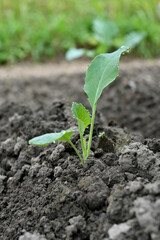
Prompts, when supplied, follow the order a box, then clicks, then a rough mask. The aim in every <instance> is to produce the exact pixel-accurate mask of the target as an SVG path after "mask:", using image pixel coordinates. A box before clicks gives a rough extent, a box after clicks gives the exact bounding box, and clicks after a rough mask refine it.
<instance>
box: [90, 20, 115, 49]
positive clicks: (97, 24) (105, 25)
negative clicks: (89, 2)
mask: <svg viewBox="0 0 160 240" xmlns="http://www.w3.org/2000/svg"><path fill="white" fill-rule="evenodd" d="M93 32H94V37H95V38H96V39H97V40H98V41H99V42H100V43H102V44H108V45H111V43H112V39H113V38H114V37H115V36H116V35H117V33H118V27H117V26H116V25H115V23H114V22H112V21H104V20H102V19H95V20H94V21H93Z"/></svg>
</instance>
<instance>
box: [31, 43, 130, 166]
mask: <svg viewBox="0 0 160 240" xmlns="http://www.w3.org/2000/svg"><path fill="white" fill-rule="evenodd" d="M128 51H129V48H128V47H125V46H122V47H121V48H119V49H118V50H117V51H115V52H113V53H106V54H100V55H98V56H97V57H95V58H94V60H93V61H92V62H91V64H90V66H89V67H88V70H87V73H86V78H85V85H84V91H85V93H86V94H87V96H88V100H89V103H90V105H91V108H92V116H90V113H89V111H88V110H87V109H86V108H85V107H84V106H83V105H82V104H81V103H76V102H73V103H72V113H73V115H74V116H75V118H76V119H77V121H78V128H79V134H80V139H81V146H82V155H81V154H80V152H79V151H78V149H77V148H76V146H75V145H74V144H73V143H72V141H71V136H72V134H73V129H68V130H62V131H61V132H59V133H47V134H44V135H41V136H39V137H35V138H32V139H31V140H30V141H29V144H34V145H37V146H45V145H48V144H50V143H58V141H66V142H68V143H70V145H71V146H72V147H73V149H74V150H75V152H76V153H77V155H78V157H79V158H80V160H81V162H82V164H84V162H85V160H86V159H87V158H88V156H89V154H90V149H91V143H92V135H93V127H94V120H95V113H96V106H97V101H98V99H99V98H100V96H101V94H102V91H103V89H104V88H105V87H107V86H108V85H109V84H110V83H111V82H113V81H114V80H115V79H116V77H117V76H118V71H119V68H118V65H119V59H120V56H121V54H124V53H126V52H128ZM89 125H90V132H89V140H88V143H87V142H86V138H85V137H84V132H85V129H86V128H87V127H88V126H89Z"/></svg>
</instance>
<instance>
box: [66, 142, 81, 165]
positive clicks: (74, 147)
mask: <svg viewBox="0 0 160 240" xmlns="http://www.w3.org/2000/svg"><path fill="white" fill-rule="evenodd" d="M68 142H69V143H70V145H71V146H72V147H73V149H74V151H75V152H76V153H77V155H78V157H79V158H80V160H81V162H82V164H84V160H83V158H82V156H81V154H80V153H79V151H78V149H77V148H76V146H75V145H74V144H73V143H72V142H71V140H70V141H68Z"/></svg>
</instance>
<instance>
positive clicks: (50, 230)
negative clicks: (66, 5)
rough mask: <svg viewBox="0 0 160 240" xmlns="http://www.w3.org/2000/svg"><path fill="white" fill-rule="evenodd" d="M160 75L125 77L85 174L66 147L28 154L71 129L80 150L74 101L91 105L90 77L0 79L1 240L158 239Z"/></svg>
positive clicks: (138, 71)
mask: <svg viewBox="0 0 160 240" xmlns="http://www.w3.org/2000/svg"><path fill="white" fill-rule="evenodd" d="M158 66H159V65H158V64H157V65H149V64H147V65H145V64H143V65H141V66H140V65H138V66H137V65H136V66H134V67H133V70H132V68H131V67H130V69H126V70H125V68H122V70H120V77H119V79H117V81H116V82H115V83H114V84H112V85H110V87H109V88H108V89H107V90H106V91H105V92H104V94H103V96H102V98H101V99H100V101H99V106H98V111H97V115H96V122H95V128H94V133H93V142H92V148H91V154H90V156H89V157H88V159H87V160H86V162H85V164H84V165H82V163H81V161H80V160H79V158H78V156H77V155H76V154H75V152H74V150H73V149H72V148H71V146H70V145H69V144H68V143H65V142H59V144H57V145H56V144H50V145H48V146H47V147H37V146H32V145H28V140H29V139H31V138H33V137H35V136H38V135H41V134H44V133H50V132H59V131H61V130H63V129H68V128H70V127H72V128H74V130H75V131H74V134H73V136H72V141H73V142H74V144H75V145H76V146H77V148H78V149H79V151H81V148H80V140H79V134H78V129H77V123H76V120H75V119H74V118H73V117H72V113H71V109H70V105H71V102H70V101H78V102H82V103H83V104H84V105H85V106H88V103H87V100H86V97H85V95H84V94H83V92H82V87H83V79H84V74H83V73H80V74H75V73H74V74H68V75H66V76H64V75H57V76H54V77H53V79H52V77H47V78H46V79H45V78H44V79H39V78H34V79H31V78H30V79H24V80H21V81H20V80H19V79H18V80H17V81H16V79H14V81H15V82H14V84H13V81H12V79H10V80H8V82H7V81H6V79H1V80H0V85H1V87H0V93H1V96H0V103H1V104H0V239H3V240H11V239H15V240H62V239H66V240H97V239H100V240H127V239H130V240H159V239H160V138H159V132H160V131H159V130H160V118H159V116H160V94H159V85H160V83H159V81H158V76H160V70H159V67H158ZM8 83H9V84H8ZM67 83H68V85H67ZM72 87H73V88H72ZM65 92H66V93H67V94H66V97H65V95H64V93H65ZM68 94H69V95H68ZM73 98H74V99H73ZM88 107H89V106H88ZM102 132H104V134H100V133H102ZM88 133H89V131H88V129H87V130H86V132H85V136H86V138H87V137H88ZM99 134H100V135H99Z"/></svg>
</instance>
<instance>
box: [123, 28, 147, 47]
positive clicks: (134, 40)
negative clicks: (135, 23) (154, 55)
mask: <svg viewBox="0 0 160 240" xmlns="http://www.w3.org/2000/svg"><path fill="white" fill-rule="evenodd" d="M145 37H146V33H145V32H130V33H129V34H127V35H126V36H125V43H124V44H125V45H126V46H129V47H130V48H134V47H135V46H137V45H138V44H139V43H140V42H141V41H142V40H143V39H144V38H145Z"/></svg>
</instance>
